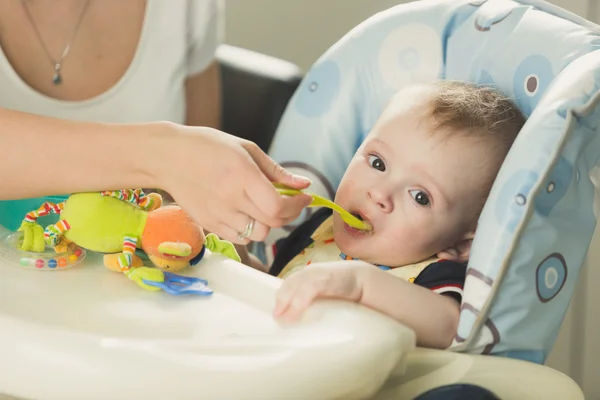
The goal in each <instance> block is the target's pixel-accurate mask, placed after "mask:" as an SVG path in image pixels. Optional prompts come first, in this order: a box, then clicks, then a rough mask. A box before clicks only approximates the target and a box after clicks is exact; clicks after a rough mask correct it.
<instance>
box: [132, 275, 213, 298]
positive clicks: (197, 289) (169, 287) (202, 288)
mask: <svg viewBox="0 0 600 400" xmlns="http://www.w3.org/2000/svg"><path fill="white" fill-rule="evenodd" d="M163 274H164V276H165V280H164V281H163V282H155V281H148V280H146V279H142V281H143V282H144V283H145V284H146V285H148V286H154V287H158V288H161V289H162V290H164V291H165V292H167V293H169V294H172V295H175V296H179V295H182V294H195V295H199V296H210V295H211V294H213V290H212V289H211V288H209V287H208V286H207V285H208V281H205V280H204V279H200V278H195V277H191V276H182V275H177V274H173V273H171V272H163Z"/></svg>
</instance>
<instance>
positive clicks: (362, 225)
mask: <svg viewBox="0 0 600 400" xmlns="http://www.w3.org/2000/svg"><path fill="white" fill-rule="evenodd" d="M273 186H275V188H276V189H277V191H278V192H279V193H281V194H283V195H285V196H295V195H297V194H300V193H306V192H303V191H302V190H298V189H292V188H289V187H287V186H284V185H281V184H279V183H273ZM306 194H308V195H310V196H311V197H312V198H313V201H312V203H310V204H309V205H308V206H309V207H327V208H331V209H332V210H333V211H335V212H337V213H338V214H340V217H342V220H344V222H345V223H347V224H348V225H349V226H351V227H352V228H355V229H359V230H361V231H370V230H371V229H372V227H371V224H369V223H368V222H365V221H362V220H360V219H358V218H356V217H355V216H354V215H352V214H350V213H349V212H348V211H346V210H344V209H343V208H342V207H340V206H338V205H337V204H335V203H334V202H333V201H330V200H327V199H326V198H323V197H321V196H319V195H316V194H313V193H306Z"/></svg>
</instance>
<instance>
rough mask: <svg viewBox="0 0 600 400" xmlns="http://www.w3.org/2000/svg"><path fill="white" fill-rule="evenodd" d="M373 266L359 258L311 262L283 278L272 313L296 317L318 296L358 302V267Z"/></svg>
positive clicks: (360, 295) (361, 282) (291, 317)
mask: <svg viewBox="0 0 600 400" xmlns="http://www.w3.org/2000/svg"><path fill="white" fill-rule="evenodd" d="M365 268H367V269H370V268H373V267H372V266H370V265H367V264H365V263H363V262H362V261H341V262H329V263H322V264H313V265H311V266H309V267H306V268H305V269H303V270H302V271H298V272H295V273H293V274H291V275H290V276H289V278H287V279H286V280H284V281H283V284H282V285H281V288H280V289H279V291H278V292H277V295H276V300H275V301H276V303H275V310H274V311H273V316H274V317H275V318H278V319H282V320H285V321H289V322H292V321H296V320H298V319H299V318H300V317H301V316H302V314H303V313H304V311H305V310H306V309H307V308H308V306H310V305H311V304H312V302H313V301H314V300H316V299H318V298H331V299H339V300H347V301H352V302H360V300H361V297H362V293H363V284H364V281H363V279H362V277H363V274H362V273H361V270H364V269H365Z"/></svg>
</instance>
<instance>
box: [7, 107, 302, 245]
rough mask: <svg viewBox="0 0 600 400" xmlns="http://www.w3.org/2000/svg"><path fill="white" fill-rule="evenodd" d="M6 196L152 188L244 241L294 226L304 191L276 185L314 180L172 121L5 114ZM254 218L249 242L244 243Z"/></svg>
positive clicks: (225, 138)
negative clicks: (284, 192) (282, 191)
mask: <svg viewBox="0 0 600 400" xmlns="http://www.w3.org/2000/svg"><path fill="white" fill-rule="evenodd" d="M0 149H2V151H3V152H4V154H5V155H4V156H3V157H0V177H1V179H0V182H1V184H0V199H17V198H24V197H34V196H43V195H51V194H63V193H73V192H82V191H98V190H116V189H122V188H136V187H154V188H160V189H164V190H166V191H167V192H169V193H171V194H172V195H173V197H174V198H175V200H176V201H177V202H178V204H179V205H180V206H181V207H182V208H184V209H185V210H186V211H188V213H190V215H191V216H192V217H193V218H194V219H195V220H196V221H198V222H199V223H200V224H201V225H202V226H203V227H204V228H206V229H207V230H209V231H211V232H215V233H216V234H217V235H219V236H221V237H222V238H223V239H226V240H229V241H232V242H234V243H240V244H245V243H248V242H249V240H255V241H256V240H263V239H264V238H265V237H266V235H267V234H268V232H269V228H270V227H279V226H283V225H285V224H287V223H289V222H291V221H293V220H294V219H295V218H296V217H297V216H298V215H299V214H300V212H301V211H302V209H303V208H304V207H306V206H307V205H308V204H309V203H310V201H311V197H310V196H308V195H297V196H292V197H288V196H281V195H279V193H278V192H277V191H276V190H275V189H274V188H273V185H272V182H281V183H283V184H286V185H289V186H292V187H296V188H299V189H303V188H306V187H307V186H308V185H310V181H308V180H306V179H305V178H302V177H298V176H295V175H292V174H290V173H289V172H287V171H285V170H284V169H283V168H281V167H280V166H279V165H277V164H275V163H274V162H273V160H271V159H270V158H269V157H268V156H267V155H266V154H265V153H264V152H262V151H261V150H260V149H259V148H258V146H256V145H255V144H254V143H251V142H249V141H247V140H243V139H239V138H236V137H234V136H231V135H228V134H226V133H224V132H221V131H217V130H215V129H211V128H206V127H186V126H182V125H177V124H173V123H167V122H157V123H149V124H130V125H117V124H101V123H90V122H73V121H65V120H59V119H54V118H48V117H41V116H35V115H30V114H24V113H20V112H16V111H9V110H2V109H0ZM251 219H255V220H256V223H255V224H254V230H253V232H252V234H251V235H250V238H249V239H243V240H242V239H239V238H238V234H239V233H240V232H244V231H245V228H246V226H247V225H248V223H249V222H250V221H251Z"/></svg>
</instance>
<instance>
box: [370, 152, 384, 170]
mask: <svg viewBox="0 0 600 400" xmlns="http://www.w3.org/2000/svg"><path fill="white" fill-rule="evenodd" d="M368 160H369V165H370V166H371V167H373V168H375V169H376V170H379V171H382V172H383V171H385V163H384V162H383V160H382V159H381V158H379V157H377V156H369V158H368Z"/></svg>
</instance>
